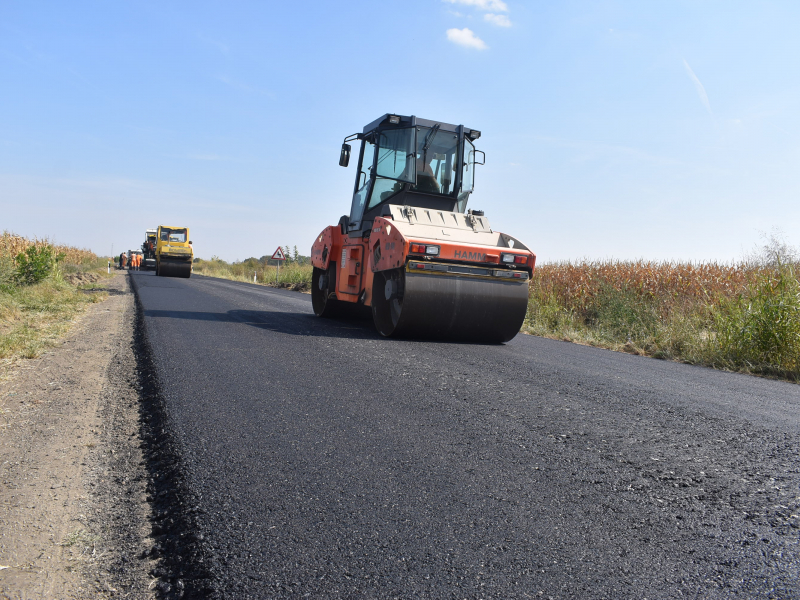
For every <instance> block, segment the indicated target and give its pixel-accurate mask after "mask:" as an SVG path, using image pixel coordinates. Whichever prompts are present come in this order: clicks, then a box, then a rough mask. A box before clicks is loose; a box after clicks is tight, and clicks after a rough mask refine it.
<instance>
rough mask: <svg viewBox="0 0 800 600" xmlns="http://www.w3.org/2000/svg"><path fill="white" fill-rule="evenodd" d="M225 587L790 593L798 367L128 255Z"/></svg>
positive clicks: (279, 593) (216, 579)
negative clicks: (357, 297)
mask: <svg viewBox="0 0 800 600" xmlns="http://www.w3.org/2000/svg"><path fill="white" fill-rule="evenodd" d="M131 277H132V279H133V282H134V285H135V288H136V290H137V293H138V297H139V299H140V301H141V306H142V310H143V312H144V324H145V329H146V335H147V337H148V339H149V341H150V344H151V346H152V352H153V357H152V358H153V363H154V365H155V368H156V371H157V373H158V377H159V379H160V381H161V389H162V393H163V396H164V402H165V406H166V412H167V418H168V421H169V423H170V426H171V428H172V430H173V435H174V436H175V438H176V440H177V444H176V446H177V447H178V448H179V449H180V453H181V457H180V459H181V461H182V464H183V468H184V470H185V477H186V481H187V482H188V484H189V485H190V486H191V489H192V491H193V492H194V493H196V497H197V498H198V499H199V500H198V503H199V505H198V506H197V507H196V509H197V514H198V517H197V519H198V523H199V528H200V531H198V532H195V533H197V534H198V535H202V540H203V543H204V544H205V551H206V552H207V553H208V556H211V557H213V560H212V561H211V564H210V565H207V568H208V569H209V571H210V573H211V576H212V582H213V586H214V587H215V589H216V593H217V595H219V596H221V597H225V598H247V597H252V598H275V597H287V598H288V597H291V598H303V597H310V598H328V597H347V598H392V597H399V598H542V597H543V598H548V597H551V598H614V599H617V598H637V599H641V598H652V599H656V598H658V599H661V598H748V599H750V598H800V550H799V549H798V541H799V540H800V537H799V533H800V529H798V527H799V526H800V489H799V488H798V484H799V483H800V475H799V474H798V469H799V468H800V458H799V457H798V441H799V440H800V410H799V409H800V386H797V385H793V384H789V383H783V382H778V381H770V380H765V379H759V378H755V377H748V376H744V375H737V374H731V373H723V372H718V371H713V370H709V369H704V368H698V367H692V366H688V365H683V364H678V363H673V362H666V361H659V360H653V359H648V358H643V357H637V356H631V355H627V354H621V353H614V352H609V351H604V350H598V349H594V348H589V347H584V346H579V345H575V344H569V343H565V342H558V341H552V340H545V339H540V338H535V337H531V336H526V335H519V336H517V337H516V338H515V339H514V340H512V341H511V342H510V343H508V344H505V345H469V344H447V343H431V342H416V341H407V340H392V339H383V338H381V337H380V336H379V335H378V334H377V333H376V332H375V331H374V329H373V328H372V325H371V323H369V322H368V321H345V320H342V321H335V320H325V319H318V318H316V317H314V315H313V312H312V310H311V302H310V296H308V295H305V294H299V293H296V292H289V291H283V290H275V289H270V288H266V287H262V286H254V285H249V284H243V283H235V282H229V281H223V280H219V279H211V278H204V277H193V278H191V279H188V280H186V279H168V278H161V277H155V276H154V275H153V274H152V273H145V272H139V273H131Z"/></svg>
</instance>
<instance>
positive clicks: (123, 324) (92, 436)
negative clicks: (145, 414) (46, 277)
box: [0, 274, 152, 598]
mask: <svg viewBox="0 0 800 600" xmlns="http://www.w3.org/2000/svg"><path fill="white" fill-rule="evenodd" d="M107 285H108V288H109V298H108V299H107V300H105V301H103V302H102V303H98V304H95V305H93V306H91V307H90V308H89V310H88V311H87V312H86V313H85V314H84V315H82V316H81V317H80V318H79V322H78V323H77V324H76V326H75V327H74V328H73V330H72V332H71V333H70V334H69V335H68V336H67V338H66V340H65V341H64V342H63V343H62V344H61V345H60V346H58V347H56V348H54V349H53V350H52V351H50V352H48V353H47V354H45V355H44V356H42V357H41V358H39V359H35V360H32V361H25V362H24V363H22V364H21V365H20V367H19V368H18V370H17V371H16V372H15V373H14V374H13V376H12V377H11V378H10V380H9V381H5V382H3V383H2V384H0V411H2V412H0V598H96V597H105V596H114V597H126V598H147V597H150V596H151V591H150V589H149V588H150V587H152V586H151V585H150V584H151V581H152V580H151V579H150V577H149V576H148V573H149V571H150V570H151V568H152V559H151V558H149V554H148V548H149V547H150V545H151V543H152V540H151V539H150V537H149V536H150V533H151V527H150V522H149V518H150V508H149V505H148V503H147V479H148V475H147V470H146V465H145V460H144V458H143V452H142V448H141V446H142V442H141V439H140V427H139V422H140V412H139V411H140V405H139V390H138V388H139V383H138V378H137V377H138V375H137V368H136V363H135V356H134V349H133V337H134V336H133V334H134V314H135V313H134V301H133V294H132V293H131V290H130V287H129V282H128V277H127V276H126V275H125V274H120V275H118V276H117V277H115V278H113V279H111V280H110V281H109V283H108V284H107Z"/></svg>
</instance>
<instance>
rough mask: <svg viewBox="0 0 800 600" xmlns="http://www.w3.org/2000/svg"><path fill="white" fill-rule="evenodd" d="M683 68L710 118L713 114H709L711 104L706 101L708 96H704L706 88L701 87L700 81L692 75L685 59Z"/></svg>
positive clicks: (692, 72)
mask: <svg viewBox="0 0 800 600" xmlns="http://www.w3.org/2000/svg"><path fill="white" fill-rule="evenodd" d="M683 66H684V67H686V73H687V74H688V75H689V79H691V80H692V82H694V87H695V89H696V90H697V95H698V96H700V102H702V103H703V106H705V107H706V110H707V111H708V114H710V115H711V116H712V117H713V116H714V113H713V112H711V103H710V102H709V101H708V94H706V88H704V87H703V84H702V83H700V80H699V79H698V78H697V75H695V74H694V71H692V67H690V66H689V63H688V62H686V59H683Z"/></svg>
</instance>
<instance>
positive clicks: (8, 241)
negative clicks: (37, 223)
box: [0, 231, 97, 265]
mask: <svg viewBox="0 0 800 600" xmlns="http://www.w3.org/2000/svg"><path fill="white" fill-rule="evenodd" d="M30 246H36V247H37V248H41V247H43V246H53V248H54V249H55V251H56V254H63V255H64V259H63V262H65V263H67V264H75V265H79V264H81V263H83V262H87V261H92V262H94V261H96V260H97V255H96V254H95V253H94V252H91V251H90V250H85V249H82V248H75V247H73V246H59V245H54V244H52V243H51V242H50V241H49V240H48V239H47V238H44V239H38V238H36V239H33V240H30V239H28V238H25V237H22V236H21V235H16V234H14V233H10V232H8V231H3V235H2V237H0V259H2V258H11V259H13V258H14V257H15V256H17V255H18V254H19V253H20V252H24V251H25V250H27V249H28V248H29V247H30Z"/></svg>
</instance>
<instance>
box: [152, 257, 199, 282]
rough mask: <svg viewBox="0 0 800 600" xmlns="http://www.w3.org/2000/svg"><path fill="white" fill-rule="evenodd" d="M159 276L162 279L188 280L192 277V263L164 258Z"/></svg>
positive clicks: (159, 269)
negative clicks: (178, 278) (177, 278)
mask: <svg viewBox="0 0 800 600" xmlns="http://www.w3.org/2000/svg"><path fill="white" fill-rule="evenodd" d="M158 275H159V276H161V277H183V278H186V279H188V278H189V277H191V275H192V262H191V261H189V260H177V259H172V258H162V259H161V261H160V264H159V267H158Z"/></svg>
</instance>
